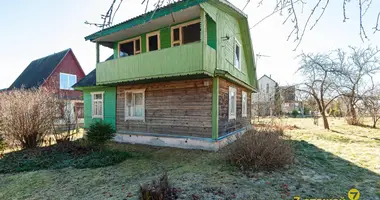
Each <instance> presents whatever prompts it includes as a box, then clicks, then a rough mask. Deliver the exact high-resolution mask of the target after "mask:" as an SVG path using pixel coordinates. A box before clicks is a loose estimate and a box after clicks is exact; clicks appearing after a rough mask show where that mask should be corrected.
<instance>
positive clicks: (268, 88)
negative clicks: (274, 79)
mask: <svg viewBox="0 0 380 200" xmlns="http://www.w3.org/2000/svg"><path fill="white" fill-rule="evenodd" d="M268 93H269V83H267V94H268Z"/></svg>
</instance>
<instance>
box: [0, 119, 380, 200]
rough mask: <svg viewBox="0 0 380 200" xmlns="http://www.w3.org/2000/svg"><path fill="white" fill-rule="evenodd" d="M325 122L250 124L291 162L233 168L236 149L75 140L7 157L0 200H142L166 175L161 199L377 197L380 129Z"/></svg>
mask: <svg viewBox="0 0 380 200" xmlns="http://www.w3.org/2000/svg"><path fill="white" fill-rule="evenodd" d="M329 120H330V124H331V130H330V131H327V130H324V129H323V126H321V125H320V126H315V125H313V120H312V119H300V118H297V119H293V118H286V119H285V118H284V119H276V120H270V119H263V120H262V121H260V122H259V123H258V124H257V125H255V126H256V127H263V126H273V125H275V126H281V127H282V129H283V130H284V135H283V136H281V137H282V138H285V140H286V141H287V142H290V143H291V144H292V145H291V147H292V149H293V154H294V157H293V156H292V155H290V156H287V155H284V152H285V153H286V152H288V150H284V152H280V151H278V148H274V147H271V148H274V150H275V151H278V152H279V153H280V154H281V155H283V156H282V157H287V158H289V159H290V160H289V159H284V160H281V159H280V162H285V163H286V162H289V164H285V163H284V164H281V163H279V162H276V160H278V158H279V157H276V156H274V157H273V158H268V157H267V158H268V159H269V160H270V159H274V160H273V162H270V163H268V162H265V160H268V159H262V162H261V161H260V162H258V161H255V162H251V163H250V162H246V163H243V162H237V161H236V157H231V156H234V154H233V153H231V152H237V150H242V148H237V147H236V145H234V144H237V143H234V144H232V145H230V146H227V147H226V148H224V149H222V150H220V151H218V152H208V151H201V150H184V149H176V148H166V147H152V146H144V145H132V144H118V143H113V142H107V143H106V144H104V146H102V147H94V146H93V145H89V143H88V141H86V140H83V139H80V140H76V141H73V142H67V143H65V142H64V143H60V144H56V145H52V146H46V147H38V148H32V149H24V150H20V151H14V152H9V153H7V154H5V155H4V156H3V157H2V158H1V159H0V199H141V191H142V190H143V188H144V187H146V186H147V183H151V182H152V180H157V179H159V178H160V177H162V176H163V175H164V174H167V177H166V178H167V179H168V182H169V184H170V194H171V195H170V197H168V198H166V199H293V196H300V197H301V198H302V199H304V198H337V199H339V198H341V197H344V198H347V192H348V190H350V189H351V188H356V189H358V190H359V191H360V194H361V197H360V199H380V157H379V155H380V129H373V128H368V127H361V126H352V125H347V123H346V122H345V121H344V119H343V118H342V119H339V118H330V119H329ZM256 123H257V122H256ZM266 130H268V129H266ZM247 137H248V136H247ZM271 139H273V138H271ZM238 143H239V145H240V146H244V142H243V143H242V142H239V141H238ZM260 145H261V144H260V143H257V144H256V146H260ZM251 146H252V145H251ZM285 147H286V148H287V147H288V146H285ZM245 148H250V147H248V146H246V147H245ZM266 151H268V152H270V150H268V149H267V150H266ZM290 151H292V150H290ZM262 154H263V155H266V156H270V155H271V154H270V153H262ZM231 158H232V159H231ZM234 159H235V160H234ZM256 160H257V159H256ZM258 160H260V159H258ZM249 165H251V166H253V167H252V168H249V167H246V166H249ZM262 166H265V167H264V168H262ZM157 182H158V183H161V182H160V180H158V181H157ZM157 182H156V183H155V184H157ZM151 185H154V184H153V183H152V184H151Z"/></svg>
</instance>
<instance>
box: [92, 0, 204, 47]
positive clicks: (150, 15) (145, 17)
mask: <svg viewBox="0 0 380 200" xmlns="http://www.w3.org/2000/svg"><path fill="white" fill-rule="evenodd" d="M206 1H207V0H182V1H179V2H176V3H173V4H169V5H166V6H164V7H162V8H159V9H157V10H156V11H154V10H153V11H150V12H147V13H145V14H142V15H139V16H137V17H134V18H132V19H129V20H127V21H124V22H121V23H119V24H116V25H114V26H111V27H109V28H106V29H103V30H101V31H98V32H96V33H93V34H91V35H89V36H87V37H85V40H90V41H93V40H95V39H97V38H99V37H102V36H106V35H110V34H112V33H115V32H119V31H121V30H124V29H128V28H131V27H134V26H137V25H139V24H144V23H147V22H149V21H150V20H154V19H157V18H160V17H164V16H166V15H170V14H171V13H173V12H178V11H180V10H183V9H186V8H189V7H192V6H195V5H198V4H200V3H202V2H206Z"/></svg>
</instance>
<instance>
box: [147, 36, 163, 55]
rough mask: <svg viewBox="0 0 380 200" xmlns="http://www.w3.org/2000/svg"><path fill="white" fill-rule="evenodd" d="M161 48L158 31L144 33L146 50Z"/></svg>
mask: <svg viewBox="0 0 380 200" xmlns="http://www.w3.org/2000/svg"><path fill="white" fill-rule="evenodd" d="M160 49H161V41H160V31H155V32H152V33H148V34H146V51H147V52H149V51H156V50H160Z"/></svg>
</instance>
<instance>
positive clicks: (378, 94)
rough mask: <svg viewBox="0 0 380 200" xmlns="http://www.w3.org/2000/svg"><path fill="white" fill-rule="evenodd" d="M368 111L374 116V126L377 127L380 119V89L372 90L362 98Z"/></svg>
mask: <svg viewBox="0 0 380 200" xmlns="http://www.w3.org/2000/svg"><path fill="white" fill-rule="evenodd" d="M362 101H363V104H364V107H365V110H366V112H367V113H368V114H369V115H370V116H371V118H372V127H373V128H376V124H377V122H378V121H379V119H380V89H379V88H378V87H377V89H374V90H372V91H370V92H369V93H368V94H367V95H366V96H365V97H363V98H362Z"/></svg>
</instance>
